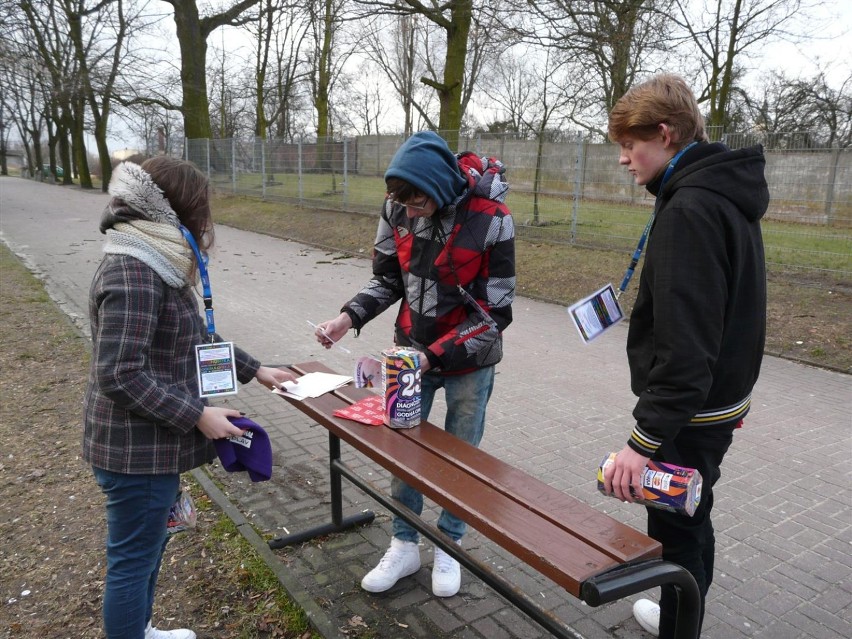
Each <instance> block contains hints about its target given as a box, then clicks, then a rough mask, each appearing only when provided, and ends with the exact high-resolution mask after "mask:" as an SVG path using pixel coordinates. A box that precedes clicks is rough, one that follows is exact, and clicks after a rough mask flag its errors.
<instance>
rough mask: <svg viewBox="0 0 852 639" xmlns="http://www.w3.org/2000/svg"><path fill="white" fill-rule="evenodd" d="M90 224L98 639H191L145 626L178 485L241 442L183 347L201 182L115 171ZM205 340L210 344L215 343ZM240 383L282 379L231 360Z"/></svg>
mask: <svg viewBox="0 0 852 639" xmlns="http://www.w3.org/2000/svg"><path fill="white" fill-rule="evenodd" d="M109 192H110V194H111V195H112V199H111V200H110V203H109V205H108V206H107V208H106V210H105V211H104V214H103V218H102V220H101V232H102V233H104V234H106V236H107V242H106V245H105V247H104V252H105V253H106V256H105V257H104V259H103V261H102V262H101V264H100V265H99V267H98V269H97V272H96V273H95V276H94V279H93V280H92V285H91V291H90V297H89V315H90V321H91V329H92V342H93V352H92V364H91V371H90V374H89V380H88V385H87V389H86V396H85V401H84V413H83V422H84V433H83V458H84V459H85V460H86V461H87V462H88V463H90V464H91V465H92V469H93V471H94V475H95V478H96V480H97V482H98V484H99V485H100V487H101V489H102V490H103V492H104V494H105V495H106V498H107V501H106V514H107V576H106V587H105V592H104V609H103V616H104V627H105V630H106V636H107V638H108V639H143V637H144V639H194V638H195V633H194V632H193V631H192V630H187V629H180V630H171V631H163V630H158V629H157V628H155V627H153V626H152V624H151V612H152V607H153V599H154V589H155V586H156V582H157V574H158V572H159V568H160V562H161V560H162V556H163V551H164V549H165V545H166V542H167V537H166V525H167V520H168V516H169V509H170V507H171V506H172V504H173V503H174V502H175V500H176V498H177V496H178V493H179V492H180V474H181V473H183V472H185V471H188V470H190V469H192V468H195V467H197V466H200V465H202V464H205V463H208V462H210V461H212V460H213V459H214V457H215V450H214V447H213V440H215V439H221V438H227V437H232V436H235V435H240V434H242V431H241V430H240V429H239V428H237V427H236V426H234V425H233V424H231V422H230V421H229V420H228V417H238V416H239V412H238V411H236V410H233V409H229V408H222V407H215V406H209V405H208V404H207V401H206V400H205V399H202V398H201V397H200V396H199V388H198V382H197V380H196V364H195V346H196V345H197V344H202V343H209V342H210V337H209V335H208V334H207V330H206V326H205V323H204V321H203V320H202V318H201V316H200V314H199V308H198V301H197V299H196V297H195V292H194V289H193V284H195V282H196V279H197V273H198V264H197V262H196V258H195V253H194V252H193V251H192V249H191V248H190V246H189V244H188V243H187V240H186V239H185V238H184V235H183V233H182V231H181V230H180V229H181V227H182V226H183V227H185V228H186V229H187V230H188V231H189V232H190V233H191V234H192V236H193V238H194V239H195V241H196V243H197V245H198V246H199V248H200V250H204V249H207V248H209V247H210V246H211V245H212V243H213V226H212V221H211V216H210V207H209V203H208V182H207V178H206V177H205V176H204V174H203V173H201V172H200V171H199V170H198V169H197V168H196V167H195V166H194V165H192V164H190V163H189V162H185V161H183V160H178V159H174V158H168V157H156V158H152V159H149V160H147V161H145V162H144V163H143V164H142V165H141V166H138V165H136V164H132V163H129V162H125V163H123V164H121V165H119V166H118V167H116V170H115V172H114V173H113V177H112V180H111V182H110V186H109ZM214 339H217V340H218V336H215V338H214ZM234 354H235V358H236V371H237V377H238V379H239V381H240V382H242V383H248V382H249V381H251V380H252V379H257V380H258V381H259V382H260V383H261V384H263V385H265V386H267V387H269V388H272V387H273V386H280V384H281V383H282V382H284V381H287V380H291V381H292V380H293V376H292V375H290V374H289V373H286V372H284V371H282V370H278V369H273V368H268V367H265V366H261V365H260V362H259V361H258V360H256V359H255V358H253V357H252V356H251V355H249V354H248V353H246V352H244V351H242V350H240V349H235V351H234Z"/></svg>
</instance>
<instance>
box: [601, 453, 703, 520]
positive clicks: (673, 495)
mask: <svg viewBox="0 0 852 639" xmlns="http://www.w3.org/2000/svg"><path fill="white" fill-rule="evenodd" d="M615 455H616V453H610V454H609V455H607V456H606V457H604V459H603V461H602V462H601V464H600V466H598V490H599V491H601V492H602V493H603V492H604V471H605V470H606V469H607V467H609V466H610V465H611V464H613V463H614V462H615ZM632 489H633V487H632V486H631V490H632ZM611 496H612V497H615V493H613V494H612V495H611ZM638 497H639V498H638V499H637V500H636V501H637V503H640V504H643V505H645V506H650V507H651V508H659V509H661V510H668V511H670V512H675V513H680V514H682V515H687V516H689V517H692V516H693V515H694V514H695V509H696V508H698V503H699V502H700V501H701V473H699V472H698V471H697V470H695V469H694V468H684V467H683V466H675V465H674V464H667V463H665V462H660V461H653V460H649V461H648V464H647V465H646V466H645V470H644V471H642V494H641V495H639V496H638Z"/></svg>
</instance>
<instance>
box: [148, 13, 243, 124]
mask: <svg viewBox="0 0 852 639" xmlns="http://www.w3.org/2000/svg"><path fill="white" fill-rule="evenodd" d="M164 1H165V2H168V3H169V4H171V5H172V6H173V7H174V18H175V25H176V27H177V38H178V46H179V47H180V77H181V85H182V89H183V103H182V106H181V110H182V111H183V127H184V133H185V135H186V137H188V138H191V139H198V138H210V137H212V130H211V127H210V110H209V109H210V107H209V100H208V96H207V39H208V38H209V37H210V34H211V33H213V31H215V30H216V29H218V28H219V27H223V26H225V25H230V26H239V25H242V24H245V23H246V22H247V21H249V20H251V19H254V16H252V15H249V14H246V11H247V10H248V9H250V8H251V7H253V6H255V5H256V4H257V3H258V2H259V1H260V0H241V1H240V2H237V3H236V4H233V5H231V6H230V7H229V8H227V9H224V10H222V11H220V12H218V13H212V14H210V15H208V16H205V17H203V18H202V17H201V15H200V14H199V11H198V5H197V3H196V0H164Z"/></svg>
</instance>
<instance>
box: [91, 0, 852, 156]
mask: <svg viewBox="0 0 852 639" xmlns="http://www.w3.org/2000/svg"><path fill="white" fill-rule="evenodd" d="M205 4H209V3H207V2H205V0H199V6H200V7H203V6H204V5H205ZM162 26H163V27H164V30H165V31H167V32H170V33H173V31H174V22H173V20H172V19H171V18H168V19H166V20H165V21H164V23H163V25H162ZM794 29H796V30H801V32H802V33H804V32H805V31H806V30H810V31H811V32H815V33H817V34H819V35H816V36H814V37H812V38H810V39H808V40H807V41H806V42H804V43H790V42H782V41H776V42H773V43H765V44H764V45H762V46H761V47H755V49H753V50H751V52H750V55H751V62H750V66H751V69H750V72H749V74H748V81H747V82H748V84H754V85H758V84H759V82H760V80H761V78H762V77H763V76H765V75H766V74H768V73H769V72H770V71H779V70H781V71H784V73H785V75H787V77H803V76H804V77H808V76H813V75H815V74H816V73H817V70H818V69H819V68H823V69H826V68H827V79H828V82H829V85H830V86H832V87H834V88H835V89H839V88H840V86H841V84H842V83H843V82H844V81H845V80H846V79H848V78H849V77H850V76H852V0H826V1H825V2H823V3H822V4H821V5H819V6H818V7H817V8H815V9H814V10H813V11H812V12H810V13H809V16H808V18H807V19H802V23H801V24H800V25H798V26H796V27H794ZM209 44H210V48H209V49H208V54H207V58H208V64H213V63H214V58H215V55H216V53H215V49H221V48H222V45H223V44H224V45H225V47H226V49H228V50H231V48H232V47H234V48H241V49H242V52H241V55H240V57H244V56H245V55H247V54H248V51H249V49H247V47H249V46H250V45H249V44H248V39H247V36H246V32H245V31H244V30H241V29H233V28H227V30H226V31H225V32H224V33H221V32H220V31H217V32H215V33H214V34H213V35H212V36H211V38H210V41H209ZM174 49H176V44H175V42H174V41H172V42H171V43H170V44H166V46H165V48H164V50H174ZM758 50H759V51H760V54H759V55H755V53H756V51H758ZM847 90H848V88H847ZM396 119H397V118H396V117H395V116H390V117H389V118H387V120H388V123H387V126H388V128H396V129H401V128H402V124H401V121H400V123H399V124H398V125H397V124H394V123H393V122H395V121H396ZM399 119H400V120H401V118H399ZM111 128H112V129H114V132H113V133H112V134H111V135H110V137H109V148H110V150H111V151H117V150H121V149H126V148H128V147H131V148H134V147H138V146H139V145H140V144H141V143H140V142H139V141H138V140H136V139H135V135H133V134H132V133H130V132H129V131H127V130H126V128H125V127H124V125H123V123H122V122H120V121H119V120H118V118H112V120H111ZM87 137H88V138H91V136H87ZM89 141H90V142H91V147H92V148H94V142H93V140H91V139H90V140H89Z"/></svg>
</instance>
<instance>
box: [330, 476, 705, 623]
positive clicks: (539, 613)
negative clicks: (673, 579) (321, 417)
mask: <svg viewBox="0 0 852 639" xmlns="http://www.w3.org/2000/svg"><path fill="white" fill-rule="evenodd" d="M334 465H335V466H336V467H337V470H338V472H339V473H340V474H341V475H343V476H344V477H346V478H347V479H348V480H349V481H351V482H352V483H353V484H355V485H356V486H357V487H358V488H360V489H361V490H363V491H364V492H365V493H367V494H368V495H370V496H371V497H372V498H373V499H375V500H376V501H377V502H379V504H381V505H382V506H384V507H385V508H387V509H388V510H389V511H391V512H392V513H393V514H395V515H397V516H399V517H401V518H402V519H404V520H405V521H407V522H408V523H409V524H410V525H411V526H412V527H413V528H414V529H415V530H417V531H418V532H419V533H420V534H422V535H423V536H424V537H426V538H427V539H429V540H430V541H432V542H433V543H434V544H436V545H437V546H439V547H441V548H442V549H443V550H444V551H446V553H447V554H448V555H451V556H452V557H454V558H455V559H456V561H458V562H459V563H460V564H461V565H463V566H464V567H465V568H467V569H468V570H469V571H470V572H471V573H473V575H475V576H476V577H477V578H479V579H480V580H482V581H483V582H484V583H486V584H487V585H488V586H490V587H491V588H492V589H493V590H494V591H495V592H496V593H497V594H499V595H501V596H502V597H503V598H504V599H506V600H507V601H508V602H509V603H511V604H513V605H515V606H516V607H517V608H518V609H519V610H521V611H522V612H523V613H524V614H526V615H527V616H528V617H529V618H530V619H532V620H533V621H535V622H536V623H538V624H539V625H540V626H541V627H542V628H544V629H545V630H547V631H548V632H549V633H550V634H552V635H553V636H554V637H558V638H559V639H583V637H582V635H579V634H577V632H575V631H574V630H573V629H571V628H570V627H568V626H567V625H566V624H565V623H564V622H562V621H561V620H560V619H559V618H558V617H556V616H555V615H554V614H552V613H551V612H550V611H548V610H545V609H544V608H542V607H541V606H540V605H539V604H538V603H537V602H535V601H534V600H533V599H532V598H531V597H530V596H529V595H527V594H526V593H525V592H523V591H522V590H521V589H520V588H518V587H517V586H514V585H513V584H511V583H510V582H509V581H507V580H506V579H504V578H503V577H501V576H500V575H498V574H497V573H496V572H495V571H494V570H492V569H491V568H490V567H489V566H488V565H487V564H485V563H483V562H481V561H479V560H478V559H476V558H475V557H473V556H472V555H471V554H470V553H468V552H465V551H464V550H462V549H461V548H460V547H459V545H458V544H456V543H453V540H452V539H450V538H449V537H447V536H446V535H444V533H442V532H441V531H440V530H438V529H437V528H435V527H433V526H430V525H429V524H427V523H426V522H425V521H423V519H421V518H420V517H419V516H418V515H417V514H416V513H415V512H414V511H412V510H411V509H409V508H406V507H405V506H403V505H402V504H401V503H400V502H398V501H397V500H395V499H393V498H392V497H390V496H388V495H387V493H385V492H384V491H382V490H381V489H380V488H379V487H378V486H376V485H375V484H373V483H372V482H370V481H369V480H367V479H364V478H363V477H361V476H360V475H358V474H356V473H355V472H354V471H353V470H352V469H351V468H349V467H348V466H346V464H344V463H343V462H341V461H339V460H338V461H336V462H334ZM690 576H691V575H690Z"/></svg>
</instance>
